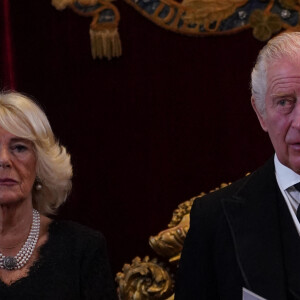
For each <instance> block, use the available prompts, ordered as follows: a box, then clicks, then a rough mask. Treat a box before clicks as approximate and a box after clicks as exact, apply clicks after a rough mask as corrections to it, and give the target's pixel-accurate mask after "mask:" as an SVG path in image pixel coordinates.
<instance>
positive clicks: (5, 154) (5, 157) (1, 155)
mask: <svg viewBox="0 0 300 300" xmlns="http://www.w3.org/2000/svg"><path fill="white" fill-rule="evenodd" d="M10 166H11V162H10V155H9V151H8V149H6V148H5V147H0V167H1V168H9V167H10Z"/></svg>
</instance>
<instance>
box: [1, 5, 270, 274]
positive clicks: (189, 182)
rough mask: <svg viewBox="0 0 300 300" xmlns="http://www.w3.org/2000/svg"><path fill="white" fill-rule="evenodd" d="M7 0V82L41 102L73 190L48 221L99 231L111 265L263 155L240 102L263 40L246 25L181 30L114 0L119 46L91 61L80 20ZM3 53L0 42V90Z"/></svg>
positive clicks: (144, 250)
mask: <svg viewBox="0 0 300 300" xmlns="http://www.w3.org/2000/svg"><path fill="white" fill-rule="evenodd" d="M1 1H7V0H1ZM3 3H4V2H3ZM9 3H10V22H11V28H10V29H11V38H12V46H13V52H12V56H13V59H14V61H13V62H14V66H13V67H14V68H13V70H14V75H15V85H16V89H17V90H18V91H20V92H23V93H26V94H29V95H32V96H33V97H35V98H36V99H37V100H38V101H39V102H40V103H41V105H42V106H43V108H44V109H45V111H46V113H47V115H48V117H49V120H50V123H51V124H52V127H53V130H54V132H55V134H56V135H57V137H58V138H59V140H60V141H61V143H62V144H64V145H65V146H66V147H67V149H68V150H69V152H70V153H71V154H72V162H73V165H74V180H73V183H74V188H73V192H72V194H71V196H70V197H69V199H68V201H67V203H66V204H65V205H64V207H63V208H62V209H61V210H60V213H59V218H65V219H72V220H75V221H78V222H81V223H83V224H86V225H88V226H90V227H92V228H95V229H97V230H100V231H102V232H103V233H104V235H105V236H106V239H107V243H108V248H109V253H110V258H111V264H112V268H113V272H117V271H120V270H121V268H122V265H123V263H125V262H130V261H131V260H132V259H133V258H134V257H135V256H137V255H139V256H141V257H144V256H145V255H146V254H150V256H151V257H153V256H155V254H154V253H153V252H152V251H151V250H150V247H149V246H148V238H149V236H150V235H155V234H157V233H158V232H159V231H160V230H162V229H165V228H166V227H167V224H168V223H169V221H170V219H171V216H172V211H173V210H174V209H175V208H176V207H177V205H178V204H179V203H181V202H183V201H185V200H187V199H189V198H190V197H192V196H195V195H197V194H199V193H200V192H202V191H205V192H208V191H209V190H210V189H213V188H215V187H216V186H218V185H219V184H220V183H222V182H229V181H234V180H236V179H238V178H239V177H242V176H244V175H245V174H246V173H247V172H249V171H250V172H251V171H254V170H255V169H256V168H257V167H258V166H260V165H261V164H262V163H263V162H264V161H265V160H266V159H267V158H268V157H269V156H270V155H271V154H272V153H273V151H272V147H271V145H270V143H269V140H268V137H267V134H266V133H264V132H263V131H262V130H261V129H260V126H259V123H258V121H257V120H256V116H255V114H254V112H253V111H252V108H251V104H250V90H249V81H250V72H251V68H252V66H253V64H254V61H255V58H256V56H257V54H258V51H259V49H260V48H261V47H262V46H263V45H264V44H263V43H261V42H259V41H257V40H255V39H254V38H253V36H252V32H251V30H248V31H244V32H241V33H239V34H235V35H229V36H218V37H205V38H203V37H201V38H200V37H188V36H183V35H179V34H176V33H173V32H169V31H166V30H164V29H162V28H160V27H158V26H157V25H155V24H153V23H151V22H150V21H149V20H147V19H145V18H144V17H142V16H141V15H140V14H139V13H138V12H137V11H135V10H134V9H133V8H132V7H130V6H129V5H128V4H126V3H125V2H123V1H122V0H118V1H117V2H115V4H116V6H117V7H118V8H119V11H120V14H121V22H120V25H119V33H120V37H121V41H122V46H123V54H122V56H121V57H120V58H117V59H113V60H112V61H107V60H105V59H103V60H98V59H97V60H93V59H92V57H91V53H90V39H89V24H90V21H91V19H90V18H85V17H81V16H79V15H76V14H75V13H74V12H73V11H71V10H70V9H66V10H64V11H61V12H60V11H57V10H56V9H55V8H54V7H53V6H52V5H51V1H50V0H30V1H20V0H9ZM1 14H3V12H2V13H1ZM0 17H1V22H2V23H3V22H4V21H5V18H4V19H3V18H2V17H3V16H2V15H1V16H0ZM2 23H1V24H2ZM2 25H3V24H2ZM6 25H7V24H6ZM2 27H3V26H2ZM1 30H2V31H1V34H2V35H3V29H1ZM1 40H3V38H1ZM4 54H5V43H1V57H2V61H1V70H2V73H1V82H0V86H1V88H2V89H5V88H6V89H7V88H10V87H11V82H10V80H11V79H9V76H8V74H7V71H5V66H6V61H5V55H4Z"/></svg>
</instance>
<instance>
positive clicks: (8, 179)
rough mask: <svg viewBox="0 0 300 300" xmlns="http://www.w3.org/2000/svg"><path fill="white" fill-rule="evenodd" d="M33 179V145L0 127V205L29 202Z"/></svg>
mask: <svg viewBox="0 0 300 300" xmlns="http://www.w3.org/2000/svg"><path fill="white" fill-rule="evenodd" d="M35 178H36V154H35V151H34V146H33V143H32V142H31V141H29V140H26V139H23V138H20V137H17V136H15V135H13V134H11V133H9V132H8V131H6V130H5V129H3V128H2V127H0V205H9V204H14V203H16V202H19V201H31V200H32V195H31V190H32V186H33V184H34V181H35Z"/></svg>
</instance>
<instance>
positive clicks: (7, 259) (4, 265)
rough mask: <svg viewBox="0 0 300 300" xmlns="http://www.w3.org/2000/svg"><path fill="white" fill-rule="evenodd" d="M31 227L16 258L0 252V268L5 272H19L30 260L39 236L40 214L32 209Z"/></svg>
mask: <svg viewBox="0 0 300 300" xmlns="http://www.w3.org/2000/svg"><path fill="white" fill-rule="evenodd" d="M32 215H33V217H32V225H31V229H30V232H29V235H28V238H27V240H26V242H25V243H24V245H23V247H22V248H21V250H20V251H19V252H18V254H17V255H16V256H4V255H3V254H2V253H1V252H0V268H1V269H6V270H19V269H21V268H23V267H24V266H25V265H26V264H27V262H28V260H29V259H30V257H31V255H32V253H33V250H34V249H35V246H36V243H37V241H38V239H39V234H40V223H41V221H40V214H39V212H38V211H37V210H35V209H33V214H32Z"/></svg>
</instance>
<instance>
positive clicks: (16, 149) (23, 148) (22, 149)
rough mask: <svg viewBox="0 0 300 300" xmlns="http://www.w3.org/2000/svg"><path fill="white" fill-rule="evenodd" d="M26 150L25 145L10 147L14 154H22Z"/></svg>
mask: <svg viewBox="0 0 300 300" xmlns="http://www.w3.org/2000/svg"><path fill="white" fill-rule="evenodd" d="M27 149H28V148H27V147H26V146H25V145H14V146H12V150H13V151H16V152H24V151H26V150H27Z"/></svg>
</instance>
